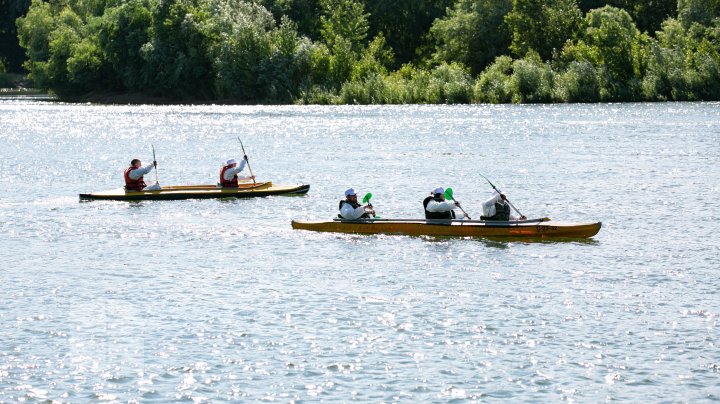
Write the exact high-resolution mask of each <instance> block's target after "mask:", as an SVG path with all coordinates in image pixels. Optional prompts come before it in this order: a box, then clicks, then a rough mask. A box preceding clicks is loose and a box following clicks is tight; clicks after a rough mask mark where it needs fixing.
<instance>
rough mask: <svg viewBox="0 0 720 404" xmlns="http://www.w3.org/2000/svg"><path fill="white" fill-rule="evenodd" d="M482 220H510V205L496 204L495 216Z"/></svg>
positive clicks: (483, 217)
mask: <svg viewBox="0 0 720 404" xmlns="http://www.w3.org/2000/svg"><path fill="white" fill-rule="evenodd" d="M480 219H482V220H500V221H506V222H507V221H508V220H510V205H508V204H507V203H500V202H495V214H494V215H493V216H489V217H488V216H481V217H480Z"/></svg>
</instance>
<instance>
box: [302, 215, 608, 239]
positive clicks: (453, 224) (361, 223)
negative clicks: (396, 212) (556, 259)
mask: <svg viewBox="0 0 720 404" xmlns="http://www.w3.org/2000/svg"><path fill="white" fill-rule="evenodd" d="M601 225H602V224H601V223H600V222H596V223H568V222H558V221H554V220H550V219H548V218H542V219H532V220H518V221H509V222H493V221H483V220H432V219H427V220H426V219H360V220H341V219H335V220H333V221H324V222H321V221H304V220H293V221H292V227H293V229H300V230H312V231H323V232H335V233H356V234H401V235H409V236H451V237H452V236H454V237H518V238H525V237H528V238H587V237H592V236H594V235H596V234H597V233H598V231H600V227H601Z"/></svg>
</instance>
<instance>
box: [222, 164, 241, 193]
mask: <svg viewBox="0 0 720 404" xmlns="http://www.w3.org/2000/svg"><path fill="white" fill-rule="evenodd" d="M229 169H230V166H224V167H223V168H222V170H220V185H222V186H223V187H228V188H237V187H238V186H239V185H238V176H237V174H235V175H233V177H232V178H231V179H230V181H228V180H226V179H225V171H227V170H229Z"/></svg>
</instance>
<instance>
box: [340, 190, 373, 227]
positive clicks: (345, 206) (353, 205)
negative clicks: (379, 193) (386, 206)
mask: <svg viewBox="0 0 720 404" xmlns="http://www.w3.org/2000/svg"><path fill="white" fill-rule="evenodd" d="M338 209H340V214H339V215H338V217H340V218H341V219H345V220H357V219H369V218H371V217H372V216H374V215H375V211H374V210H373V208H372V205H371V204H369V203H368V204H367V205H365V206H363V205H360V204H359V203H358V200H357V193H355V190H354V189H353V188H348V189H347V190H345V199H343V200H341V201H340V204H339V205H338Z"/></svg>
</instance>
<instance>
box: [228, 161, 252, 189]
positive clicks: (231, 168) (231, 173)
mask: <svg viewBox="0 0 720 404" xmlns="http://www.w3.org/2000/svg"><path fill="white" fill-rule="evenodd" d="M246 162H247V156H243V160H242V161H240V165H238V163H237V161H235V159H230V160H228V161H227V162H226V163H225V165H224V166H223V168H222V169H221V170H220V186H222V187H228V188H237V187H238V186H239V185H238V180H243V181H247V180H252V179H255V177H253V176H247V177H238V173H239V172H240V171H242V170H243V169H245V164H246Z"/></svg>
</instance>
